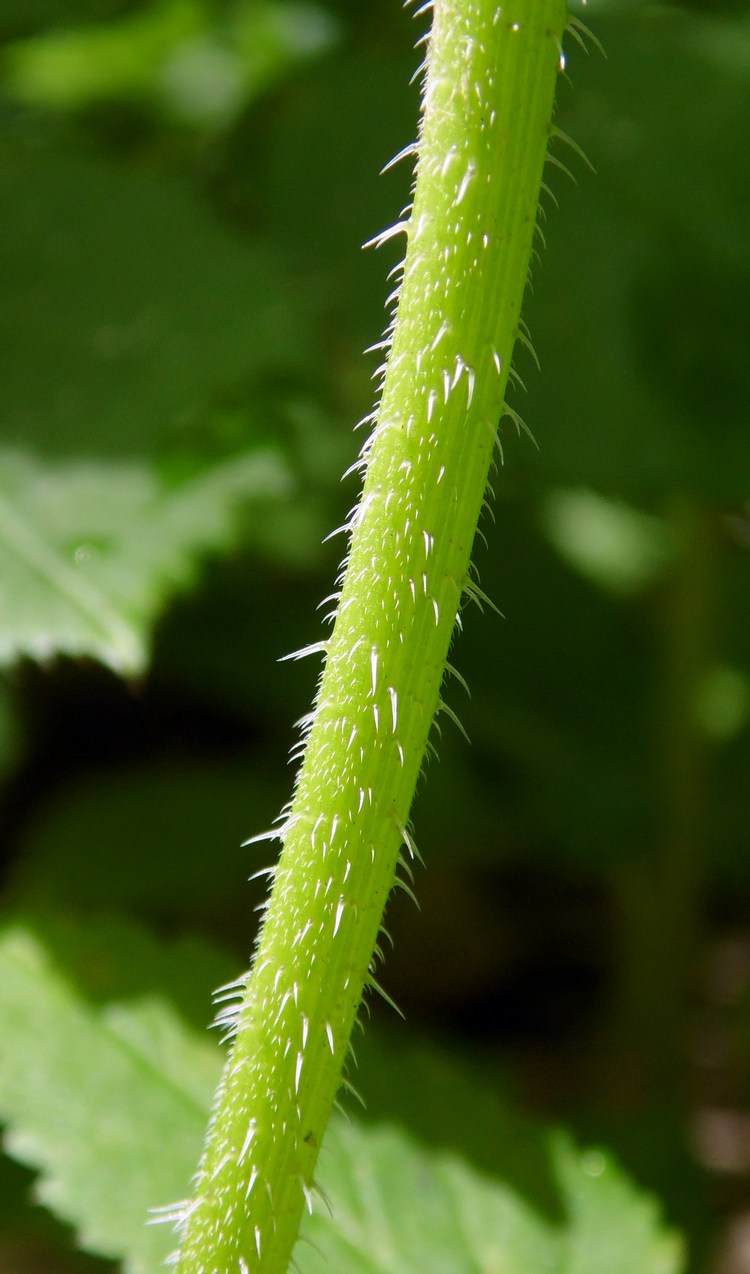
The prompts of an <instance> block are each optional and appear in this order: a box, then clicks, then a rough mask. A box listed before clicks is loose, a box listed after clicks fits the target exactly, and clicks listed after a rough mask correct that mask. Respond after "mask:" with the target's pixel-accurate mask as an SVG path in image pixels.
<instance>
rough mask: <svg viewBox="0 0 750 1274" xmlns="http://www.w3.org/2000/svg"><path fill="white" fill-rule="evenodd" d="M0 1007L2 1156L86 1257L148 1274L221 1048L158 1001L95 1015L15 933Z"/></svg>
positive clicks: (1, 965)
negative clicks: (28, 1178)
mask: <svg viewBox="0 0 750 1274" xmlns="http://www.w3.org/2000/svg"><path fill="white" fill-rule="evenodd" d="M0 1010H1V1012H2V1020H3V1032H4V1037H5V1039H6V1041H7V1040H12V1041H13V1048H12V1049H11V1048H7V1047H6V1048H4V1049H3V1050H2V1056H1V1057H0V1112H1V1113H2V1116H3V1118H4V1119H5V1120H6V1121H7V1123H8V1131H7V1134H6V1147H7V1150H8V1152H9V1153H10V1154H11V1155H12V1156H13V1157H14V1158H16V1159H19V1160H21V1162H23V1163H25V1164H28V1165H29V1166H31V1167H34V1168H36V1169H37V1170H38V1171H39V1173H40V1177H39V1183H38V1187H37V1195H38V1198H39V1199H40V1201H41V1202H43V1203H44V1204H45V1205H46V1206H47V1207H49V1208H51V1209H52V1211H54V1212H55V1213H56V1214H57V1215H58V1216H59V1217H61V1218H62V1219H64V1220H66V1221H68V1222H70V1223H71V1224H73V1225H74V1226H75V1227H76V1229H77V1230H78V1235H79V1241H80V1243H81V1245H82V1246H83V1247H84V1248H86V1249H88V1250H89V1251H94V1252H98V1253H100V1254H101V1255H105V1256H111V1257H122V1258H124V1261H125V1269H126V1271H128V1274H156V1271H157V1270H158V1269H159V1268H160V1265H161V1262H162V1261H163V1260H164V1258H165V1257H166V1256H167V1255H168V1253H169V1251H170V1249H171V1247H172V1246H173V1240H172V1236H171V1235H170V1233H169V1232H168V1231H167V1230H166V1229H165V1228H164V1227H160V1226H148V1225H147V1224H146V1221H147V1219H148V1215H149V1209H150V1208H151V1207H152V1206H153V1205H154V1204H159V1203H168V1202H171V1201H173V1200H175V1199H177V1198H180V1197H183V1196H184V1195H185V1193H186V1191H187V1188H188V1182H189V1177H190V1173H191V1171H192V1170H193V1168H194V1166H195V1163H196V1162H197V1159H198V1155H199V1153H200V1146H201V1141H202V1137H203V1127H204V1123H205V1119H206V1112H207V1109H208V1105H209V1102H210V1098H211V1093H212V1091H213V1087H214V1085H215V1083H216V1081H217V1080H218V1074H219V1060H220V1059H219V1054H218V1050H217V1049H216V1047H215V1046H213V1047H212V1046H211V1045H210V1044H209V1042H208V1041H207V1040H202V1039H200V1037H197V1036H195V1035H191V1034H190V1033H189V1032H187V1031H186V1030H185V1028H184V1027H183V1025H182V1024H181V1022H180V1021H179V1019H177V1018H176V1017H175V1015H174V1013H173V1012H172V1010H170V1009H169V1008H168V1007H167V1006H166V1005H164V1004H162V1003H158V1002H147V1003H145V1004H141V1005H139V1006H135V1007H134V1006H128V1007H127V1008H125V1007H120V1008H116V1009H115V1008H111V1007H110V1008H109V1009H107V1010H104V1011H103V1012H101V1013H95V1012H93V1011H92V1010H91V1009H89V1008H88V1006H86V1005H85V1004H84V1003H83V1002H82V1001H81V999H80V997H79V996H78V995H77V993H76V992H75V991H74V990H73V989H72V988H71V986H70V985H69V984H68V983H67V982H66V981H65V980H64V979H63V978H62V977H61V976H60V975H59V973H58V972H57V971H56V970H55V968H54V967H53V966H52V964H51V963H50V961H49V958H48V956H47V955H46V953H45V951H44V949H43V948H42V947H41V946H40V944H39V943H38V941H37V940H36V939H35V938H34V937H33V936H32V935H31V934H30V933H29V932H27V931H24V930H21V929H17V928H16V929H12V930H10V931H8V932H6V934H5V935H4V936H3V938H2V941H0Z"/></svg>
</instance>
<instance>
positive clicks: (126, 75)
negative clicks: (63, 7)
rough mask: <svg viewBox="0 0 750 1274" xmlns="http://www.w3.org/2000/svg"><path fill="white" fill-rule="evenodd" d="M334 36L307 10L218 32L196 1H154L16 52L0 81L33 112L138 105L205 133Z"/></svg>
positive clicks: (247, 19) (297, 7) (265, 8)
mask: <svg viewBox="0 0 750 1274" xmlns="http://www.w3.org/2000/svg"><path fill="white" fill-rule="evenodd" d="M335 34H336V26H335V23H334V21H333V19H332V17H331V16H330V15H329V14H327V13H326V12H325V11H324V10H322V9H318V8H316V7H315V6H313V5H310V4H289V3H286V4H278V3H276V4H257V3H256V4H253V5H252V6H250V5H244V6H239V7H238V8H237V11H236V12H235V11H234V9H233V8H229V9H228V11H227V13H226V14H225V15H224V20H223V21H222V22H221V23H220V24H219V23H218V22H217V15H216V13H215V12H214V10H213V8H212V7H211V6H209V5H208V4H206V3H205V0H204V2H203V3H201V2H200V0H162V3H156V4H153V5H151V6H149V7H148V8H147V9H146V10H145V11H144V12H142V13H140V12H136V13H135V14H127V15H126V16H125V17H124V18H123V20H122V21H120V22H117V23H113V22H112V21H109V22H107V23H106V24H102V25H96V26H88V27H84V28H82V29H79V30H75V29H71V26H70V24H68V25H67V27H66V29H64V30H62V31H54V30H53V31H51V32H48V33H47V34H45V35H42V36H38V37H37V38H36V39H34V40H31V41H24V42H22V43H18V44H17V45H15V46H13V47H11V48H10V49H9V50H8V51H7V54H6V61H5V65H6V78H7V82H8V86H9V88H10V90H11V92H12V93H13V94H15V95H18V96H19V97H20V98H21V100H24V101H27V102H33V103H35V104H45V105H48V106H58V107H63V108H65V107H73V108H76V107H79V108H80V107H82V106H86V105H88V104H90V103H94V102H99V101H112V100H116V99H118V98H124V99H125V100H127V99H133V100H145V101H151V103H152V104H153V105H155V106H156V107H157V108H159V107H160V108H162V109H163V110H165V111H166V113H167V115H169V116H172V118H176V119H177V120H180V121H183V122H187V123H190V124H196V125H199V126H201V125H202V126H204V127H205V126H209V127H212V126H216V125H225V124H227V123H228V122H230V121H231V120H232V119H233V118H234V117H235V116H236V115H238V114H239V113H240V111H241V110H242V109H243V108H244V107H246V106H247V104H248V102H249V101H250V100H251V99H252V98H254V97H257V96H258V95H259V94H260V93H261V92H263V91H264V90H265V89H267V88H268V87H269V85H271V84H273V83H274V82H275V81H276V80H277V79H279V78H282V77H283V76H284V75H285V74H288V72H289V70H290V69H291V68H292V67H293V66H294V65H295V63H296V62H298V61H303V60H305V59H307V58H310V57H312V56H315V55H317V54H319V53H320V52H321V51H322V50H323V49H325V48H326V47H327V46H328V45H330V43H331V42H332V40H333V39H334V37H335Z"/></svg>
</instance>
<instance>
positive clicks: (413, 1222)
mask: <svg viewBox="0 0 750 1274" xmlns="http://www.w3.org/2000/svg"><path fill="white" fill-rule="evenodd" d="M550 1149H551V1154H552V1158H553V1161H554V1163H555V1170H556V1172H557V1174H558V1175H559V1179H560V1182H561V1185H562V1187H563V1190H564V1192H565V1203H566V1218H565V1221H564V1222H563V1224H562V1225H561V1226H559V1227H556V1226H553V1225H550V1224H549V1223H547V1222H545V1221H544V1219H543V1218H542V1217H540V1216H539V1214H538V1213H536V1212H535V1211H534V1209H533V1208H531V1207H530V1206H529V1205H528V1203H527V1201H526V1200H525V1199H523V1197H522V1196H520V1195H519V1194H517V1193H516V1191H515V1190H514V1189H513V1184H512V1182H508V1183H501V1182H499V1181H493V1180H491V1179H488V1178H484V1177H482V1176H481V1175H480V1174H479V1173H478V1172H476V1171H475V1170H474V1169H473V1168H471V1167H470V1166H469V1165H468V1164H466V1163H465V1162H463V1161H462V1160H460V1159H458V1158H456V1157H455V1156H453V1155H449V1154H445V1153H442V1154H441V1153H434V1152H433V1153H431V1154H428V1153H427V1152H425V1151H424V1150H422V1149H420V1148H419V1147H418V1146H417V1145H416V1144H415V1143H414V1142H412V1141H411V1139H410V1138H409V1137H408V1136H407V1135H406V1134H404V1133H403V1132H401V1131H399V1130H397V1129H395V1128H388V1127H379V1128H375V1129H367V1130H365V1129H363V1128H361V1127H357V1126H355V1125H347V1124H345V1123H343V1122H342V1121H341V1120H336V1121H334V1122H333V1123H332V1125H331V1127H330V1129H329V1133H328V1136H327V1137H326V1142H325V1146H324V1150H323V1156H324V1157H323V1159H322V1160H321V1173H320V1177H321V1187H322V1191H323V1192H324V1197H325V1198H326V1200H327V1201H328V1203H329V1204H330V1209H331V1212H330V1214H329V1213H328V1212H327V1211H324V1210H323V1209H322V1208H318V1209H317V1210H316V1212H315V1214H314V1216H313V1217H312V1218H311V1219H310V1220H309V1221H307V1222H306V1223H305V1229H304V1231H303V1235H304V1238H307V1239H309V1241H310V1243H311V1244H312V1245H313V1247H312V1249H311V1248H310V1247H308V1246H307V1245H306V1243H305V1242H304V1239H303V1242H302V1243H300V1244H299V1245H298V1247H297V1248H296V1249H295V1260H296V1261H297V1263H298V1265H299V1268H300V1269H301V1270H302V1272H303V1274H318V1272H319V1271H320V1274H322V1272H323V1271H325V1270H330V1271H334V1272H335V1274H344V1272H345V1271H346V1274H390V1272H391V1271H395V1270H409V1271H410V1274H411V1272H412V1271H413V1274H422V1272H424V1274H473V1272H474V1271H476V1270H488V1271H489V1270H495V1269H497V1270H500V1269H502V1270H503V1271H504V1274H538V1272H539V1271H540V1270H542V1269H544V1270H549V1271H550V1274H604V1272H605V1271H606V1274H678V1271H680V1270H681V1269H682V1268H683V1266H682V1257H681V1251H680V1244H679V1241H678V1240H677V1239H676V1238H675V1236H674V1235H672V1234H670V1233H668V1232H667V1231H665V1230H664V1229H663V1228H661V1226H660V1224H659V1221H658V1217H657V1212H656V1208H655V1206H654V1204H653V1202H652V1201H651V1200H650V1199H648V1198H644V1197H642V1196H640V1195H639V1194H638V1193H637V1192H636V1191H635V1190H634V1189H633V1187H632V1186H631V1185H630V1184H629V1182H627V1181H626V1179H625V1178H624V1177H623V1176H622V1174H621V1173H620V1172H619V1170H618V1169H617V1168H616V1167H615V1165H614V1164H613V1163H612V1162H611V1161H610V1160H609V1159H608V1158H607V1157H606V1156H605V1155H603V1154H601V1153H600V1152H598V1151H589V1152H587V1153H585V1154H583V1155H581V1154H580V1153H579V1152H577V1151H575V1150H574V1149H573V1147H572V1145H571V1144H570V1142H569V1141H568V1140H567V1138H565V1137H564V1136H562V1135H559V1134H558V1135H553V1136H552V1138H551V1141H550Z"/></svg>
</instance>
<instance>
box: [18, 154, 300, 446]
mask: <svg viewBox="0 0 750 1274" xmlns="http://www.w3.org/2000/svg"><path fill="white" fill-rule="evenodd" d="M0 159H1V161H2V165H3V169H4V174H5V175H4V181H3V185H2V191H1V192H0V223H1V224H2V225H3V235H2V239H0V277H2V279H3V285H2V311H1V313H2V317H0V413H1V414H2V420H3V440H4V442H5V444H6V446H7V445H15V446H18V447H24V448H29V447H36V448H38V449H40V450H44V451H45V452H50V453H52V454H54V455H57V456H59V455H66V456H80V455H85V456H87V457H100V458H104V457H107V458H111V457H112V456H117V457H123V456H133V455H140V454H141V453H143V452H145V453H146V454H147V455H149V456H153V455H154V454H163V453H165V452H167V451H169V452H170V453H171V454H174V453H177V454H178V455H185V454H186V455H187V457H188V458H189V459H190V460H191V461H192V462H193V463H195V460H196V459H198V458H200V457H203V456H206V455H208V456H215V455H216V454H217V453H218V454H219V455H221V454H222V452H223V450H225V447H226V444H225V443H224V441H223V427H224V424H223V420H222V417H221V415H220V414H219V415H218V416H217V415H215V414H214V415H211V412H210V411H209V408H211V407H212V406H221V405H223V404H224V403H227V402H228V403H230V404H236V403H238V402H239V403H240V404H241V405H242V406H243V407H244V408H245V409H247V407H248V404H250V403H252V401H253V393H255V394H256V395H257V393H258V391H259V386H260V385H261V383H262V381H263V380H264V379H269V378H272V377H279V378H283V377H284V376H285V375H290V374H294V375H295V376H297V377H298V376H299V375H300V374H303V373H304V374H306V369H307V368H308V367H309V359H310V335H309V326H308V322H307V318H306V315H305V313H302V312H300V309H299V306H298V305H295V303H294V301H293V299H292V297H291V296H290V294H289V287H288V283H287V282H286V281H285V277H284V271H283V268H282V266H281V264H280V262H279V261H278V260H277V259H276V258H275V254H274V253H273V252H272V251H271V250H270V249H269V246H268V245H267V244H263V245H262V244H260V243H258V242H250V241H249V240H247V239H245V238H243V237H241V236H240V235H239V234H238V233H236V232H234V231H232V230H230V229H229V228H228V227H227V226H226V225H224V224H221V223H220V222H219V221H218V220H217V219H216V218H215V217H214V216H213V215H212V213H211V210H210V207H209V206H208V205H206V204H204V203H202V202H200V201H199V200H198V198H197V197H196V196H195V194H194V193H193V192H192V191H191V190H190V188H189V187H188V186H187V185H186V184H183V183H182V182H180V181H178V180H176V179H174V178H173V177H171V176H168V175H167V174H165V173H161V174H159V175H156V174H154V173H151V172H149V171H147V170H146V169H145V168H138V167H137V166H136V165H135V164H133V163H127V162H122V163H120V164H118V163H115V162H112V161H110V160H105V159H100V158H95V157H94V156H92V155H88V154H85V153H83V152H82V151H81V150H79V151H76V150H72V149H71V150H66V148H65V147H64V146H59V145H58V146H54V147H50V146H49V145H41V144H40V145H36V146H32V145H30V144H24V145H19V144H17V143H13V144H10V143H9V141H8V140H7V138H6V140H5V142H4V143H2V144H0ZM245 429H246V434H247V435H249V433H250V428H249V426H248V425H247V424H246V425H245ZM217 431H218V432H217ZM246 445H247V437H246V439H245V446H246ZM234 449H235V450H238V449H242V442H240V443H239V444H237V443H235V446H234Z"/></svg>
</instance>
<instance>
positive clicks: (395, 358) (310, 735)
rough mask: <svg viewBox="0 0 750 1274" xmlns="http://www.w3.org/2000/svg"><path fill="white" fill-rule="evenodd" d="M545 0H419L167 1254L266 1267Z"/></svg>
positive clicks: (491, 401) (445, 537)
mask: <svg viewBox="0 0 750 1274" xmlns="http://www.w3.org/2000/svg"><path fill="white" fill-rule="evenodd" d="M565 23H566V10H565V4H564V0H506V2H505V3H503V4H502V5H499V4H497V3H496V2H495V0H440V2H439V3H437V2H436V4H435V14H434V24H433V30H432V36H431V41H430V46H429V55H428V68H427V75H426V80H425V88H424V96H423V115H422V124H421V129H420V139H419V148H418V156H419V158H418V169H417V181H416V186H415V195H414V204H413V209H412V212H411V215H410V217H409V218H408V220H406V221H404V222H403V223H399V225H398V226H397V227H394V228H393V230H392V231H389V232H386V236H385V237H390V234H391V233H399V232H403V233H404V234H405V235H406V239H407V252H406V258H405V262H404V267H403V280H402V283H401V287H400V295H399V301H398V311H397V321H396V322H395V325H394V328H393V334H392V342H391V344H390V351H389V353H388V357H387V367H386V372H385V376H384V381H383V386H382V397H381V402H380V407H379V410H378V413H377V422H376V427H375V429H374V432H373V435H372V438H371V439H370V442H369V444H368V446H367V447H366V448H365V459H366V481H365V485H364V490H363V493H362V498H361V501H360V503H359V505H358V507H357V509H356V511H355V513H354V515H353V517H352V520H351V523H350V525H349V527H348V528H347V530H348V531H349V532H350V535H351V541H350V552H349V558H348V563H347V566H346V573H345V576H344V578H343V584H342V588H341V593H340V596H339V597H338V605H337V610H336V621H335V626H334V629H333V633H332V635H331V637H330V640H329V641H328V642H327V643H325V652H326V663H325V670H324V674H323V677H322V680H321V684H320V689H319V693H318V697H317V701H316V705H315V710H314V713H313V714H311V717H310V722H309V728H308V730H307V731H306V743H305V750H304V760H303V764H302V767H301V770H300V774H299V778H298V783H297V788H296V792H295V796H294V800H293V802H292V804H291V806H290V808H289V810H288V812H287V813H286V815H285V817H284V820H283V824H282V826H281V827H280V828H279V838H280V839H281V840H282V841H283V851H282V854H281V857H280V860H279V863H278V866H277V868H276V869H275V872H274V883H273V890H272V894H271V898H270V901H269V904H268V907H267V911H266V915H265V920H264V924H263V928H262V933H261V937H260V941H259V946H258V950H257V953H256V957H255V962H254V966H253V969H252V972H251V974H250V975H249V976H248V978H247V979H245V980H243V983H242V985H241V987H240V991H241V999H240V1001H239V1003H238V1004H237V1006H236V1009H235V1008H230V1009H229V1011H228V1013H227V1022H228V1023H229V1024H230V1025H231V1028H232V1033H233V1035H234V1039H233V1043H232V1048H231V1053H230V1056H229V1059H228V1061H227V1065H226V1069H225V1073H224V1077H223V1080H222V1083H221V1085H220V1089H219V1092H218V1094H217V1098H216V1104H215V1109H214V1113H213V1116H212V1119H211V1123H210V1126H209V1131H208V1138H207V1144H206V1149H205V1153H204V1157H203V1160H202V1163H201V1167H200V1170H199V1174H198V1180H197V1192H196V1196H195V1199H194V1200H193V1202H192V1203H191V1204H189V1205H188V1206H187V1208H186V1210H185V1214H184V1217H183V1220H182V1240H181V1251H180V1257H179V1264H178V1269H179V1270H180V1271H181V1272H182V1274H228V1272H229V1271H240V1270H257V1271H266V1272H268V1274H282V1272H283V1271H285V1270H286V1269H287V1265H288V1261H289V1258H290V1255H291V1251H292V1247H293V1244H294V1242H295V1238H296V1235H297V1229H298V1225H299V1220H300V1216H301V1213H302V1210H303V1206H304V1203H305V1200H306V1199H307V1201H308V1203H309V1202H310V1199H311V1190H312V1186H313V1173H314V1169H315V1162H316V1159H317V1154H318V1149H319V1146H320V1143H321V1141H322V1138H323V1133H324V1131H325V1127H326V1123H327V1121H328V1117H329V1114H330V1110H331V1107H332V1104H333V1102H334V1098H335V1095H336V1092H337V1090H338V1088H339V1086H340V1083H341V1072H342V1067H343V1064H344V1061H345V1058H346V1054H347V1050H348V1048H349V1038H350V1034H351V1031H352V1027H353V1025H354V1021H355V1018H356V1015H357V1012H358V1010H359V1007H360V1004H361V1001H362V994H363V988H365V987H366V986H367V984H368V982H371V981H372V977H371V973H369V972H368V971H369V970H370V969H371V966H372V961H373V954H374V953H377V939H378V931H379V929H380V926H381V923H382V917H383V911H384V908H385V904H386V900H387V898H388V895H389V893H390V890H391V888H392V887H393V884H394V881H395V879H396V872H397V866H398V863H399V861H400V854H401V851H402V847H405V849H406V851H408V852H409V853H412V854H413V852H414V850H413V844H412V842H411V838H410V836H409V833H408V831H407V826H406V824H407V820H408V817H409V810H410V806H411V801H412V797H413V794H414V788H415V785H416V782H417V778H418V776H419V771H420V767H421V765H422V761H423V757H424V752H425V748H426V745H427V739H428V733H429V730H430V727H431V725H432V722H433V719H434V717H435V714H436V712H437V711H440V710H441V709H444V705H443V704H442V702H441V700H440V686H441V681H442V678H443V674H444V669H445V664H446V658H447V654H448V647H449V644H450V640H451V635H452V632H453V629H454V625H455V623H456V619H457V615H458V612H459V608H460V606H461V604H462V599H463V598H464V597H466V596H467V595H468V596H469V597H471V596H474V597H475V598H477V597H479V598H481V593H480V592H479V590H478V588H477V587H476V585H475V584H474V583H473V582H472V581H471V579H470V576H469V561H470V553H471V548H472V543H473V539H474V534H475V531H476V526H477V521H478V519H479V516H480V512H481V507H482V502H483V499H484V495H485V490H486V486H487V476H488V472H489V468H490V464H491V461H492V454H493V449H494V447H495V444H496V441H497V422H498V419H499V417H500V416H501V414H502V413H503V402H504V394H505V386H506V380H507V376H508V371H509V368H510V360H511V355H512V352H513V346H514V342H515V340H516V338H517V336H518V335H519V331H518V324H519V313H520V307H521V300H522V296H523V291H524V286H525V283H526V278H527V273H528V269H529V261H530V258H531V254H532V241H533V236H534V230H535V224H536V217H537V206H538V200H539V191H540V185H541V180H542V169H543V165H544V162H545V156H546V151H547V143H548V138H549V135H550V131H551V118H552V109H553V98H554V91H555V83H556V78H557V70H558V65H559V60H560V45H561V39H562V34H563V30H564V27H565Z"/></svg>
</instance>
